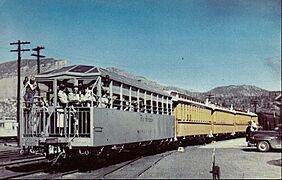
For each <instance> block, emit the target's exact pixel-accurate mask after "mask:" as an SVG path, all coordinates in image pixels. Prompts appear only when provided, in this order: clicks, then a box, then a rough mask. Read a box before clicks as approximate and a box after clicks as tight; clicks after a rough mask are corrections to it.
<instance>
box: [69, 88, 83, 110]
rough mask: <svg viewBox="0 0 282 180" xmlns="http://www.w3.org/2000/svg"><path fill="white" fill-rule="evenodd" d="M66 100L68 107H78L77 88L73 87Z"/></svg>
mask: <svg viewBox="0 0 282 180" xmlns="http://www.w3.org/2000/svg"><path fill="white" fill-rule="evenodd" d="M68 99H69V103H70V105H76V106H77V105H80V102H81V100H80V96H79V92H78V86H74V87H73V89H72V92H71V93H69V96H68Z"/></svg>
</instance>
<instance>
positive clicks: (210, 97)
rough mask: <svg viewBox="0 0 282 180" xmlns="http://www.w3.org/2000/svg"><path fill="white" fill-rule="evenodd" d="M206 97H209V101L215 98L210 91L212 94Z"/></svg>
mask: <svg viewBox="0 0 282 180" xmlns="http://www.w3.org/2000/svg"><path fill="white" fill-rule="evenodd" d="M206 97H207V98H208V101H209V102H211V99H212V98H214V95H212V94H211V93H210V94H207V95H206Z"/></svg>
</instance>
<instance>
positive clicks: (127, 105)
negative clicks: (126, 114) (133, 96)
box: [122, 98, 130, 111]
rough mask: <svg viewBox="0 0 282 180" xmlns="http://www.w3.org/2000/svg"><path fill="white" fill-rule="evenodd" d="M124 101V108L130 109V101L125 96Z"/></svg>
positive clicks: (125, 109)
mask: <svg viewBox="0 0 282 180" xmlns="http://www.w3.org/2000/svg"><path fill="white" fill-rule="evenodd" d="M122 102H123V110H124V111H129V109H130V104H129V101H128V100H126V99H124V98H123V100H122Z"/></svg>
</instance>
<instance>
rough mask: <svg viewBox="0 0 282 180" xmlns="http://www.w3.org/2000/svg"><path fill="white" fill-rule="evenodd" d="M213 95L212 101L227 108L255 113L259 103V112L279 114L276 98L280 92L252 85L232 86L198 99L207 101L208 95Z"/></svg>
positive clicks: (202, 94) (215, 89) (214, 90)
mask: <svg viewBox="0 0 282 180" xmlns="http://www.w3.org/2000/svg"><path fill="white" fill-rule="evenodd" d="M209 94H211V95H213V98H212V99H211V101H212V102H213V103H217V104H220V105H222V106H225V107H230V106H231V104H233V106H234V107H235V108H237V109H240V110H248V109H250V110H251V111H252V112H254V111H255V102H256V103H257V105H256V106H257V107H256V111H257V112H269V113H273V112H274V111H276V113H279V112H278V109H277V107H276V106H275V104H274V102H275V98H276V97H277V96H278V95H279V94H280V91H267V90H265V89H262V88H259V87H256V86H251V85H236V86H235V85H230V86H222V87H216V88H214V89H212V90H210V91H208V92H206V93H201V94H199V96H198V98H200V99H205V98H206V97H207V95H209Z"/></svg>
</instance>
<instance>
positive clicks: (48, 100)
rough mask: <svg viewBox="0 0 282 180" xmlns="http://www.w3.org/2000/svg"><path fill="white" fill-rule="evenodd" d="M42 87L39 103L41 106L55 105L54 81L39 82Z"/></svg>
mask: <svg viewBox="0 0 282 180" xmlns="http://www.w3.org/2000/svg"><path fill="white" fill-rule="evenodd" d="M37 83H38V87H39V89H40V94H38V96H39V98H38V99H37V103H38V105H40V106H53V105H54V92H53V82H52V81H45V82H37Z"/></svg>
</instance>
